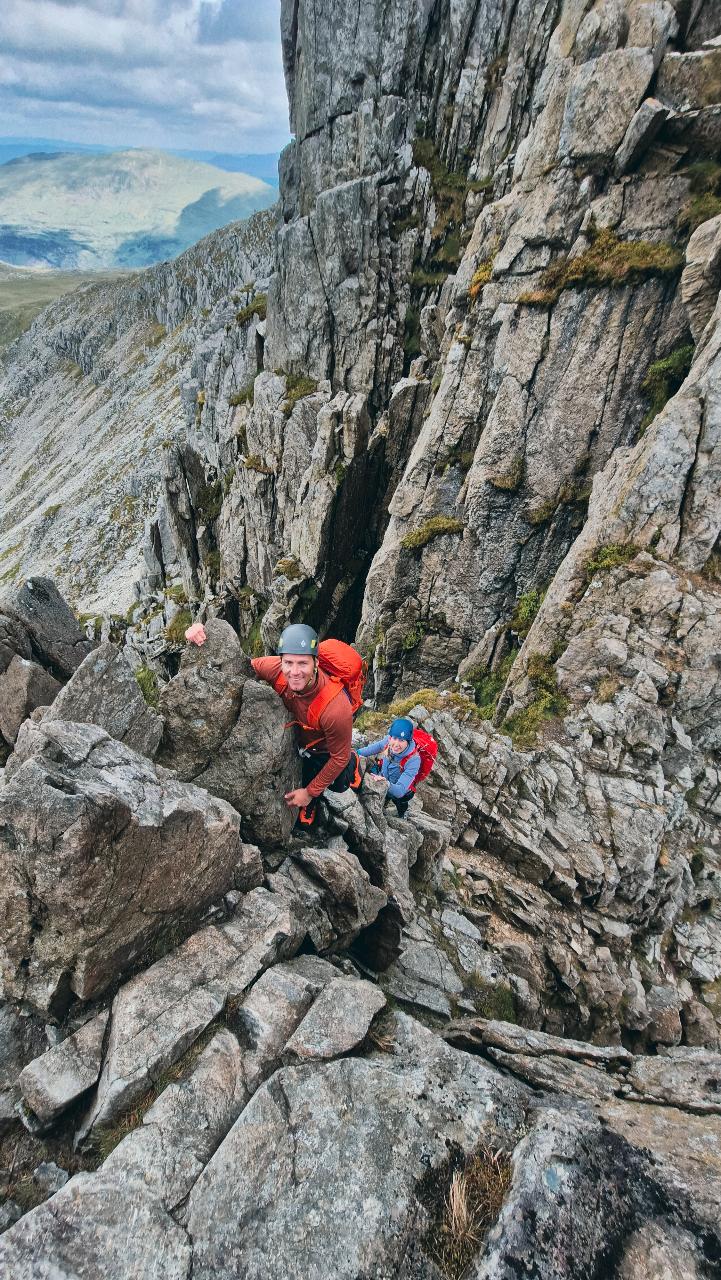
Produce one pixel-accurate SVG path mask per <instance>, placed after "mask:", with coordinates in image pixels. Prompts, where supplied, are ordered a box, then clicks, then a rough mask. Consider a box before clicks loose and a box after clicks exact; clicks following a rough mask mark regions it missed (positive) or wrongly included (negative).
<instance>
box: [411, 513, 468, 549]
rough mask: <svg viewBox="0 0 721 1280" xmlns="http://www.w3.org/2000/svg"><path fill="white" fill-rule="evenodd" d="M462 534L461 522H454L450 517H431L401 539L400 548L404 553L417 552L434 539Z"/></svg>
mask: <svg viewBox="0 0 721 1280" xmlns="http://www.w3.org/2000/svg"><path fill="white" fill-rule="evenodd" d="M460 533H463V522H462V521H461V520H456V519H454V518H453V517H452V516H432V517H431V519H430V520H426V522H425V524H422V525H421V526H420V527H419V528H418V529H412V530H411V532H410V533H407V534H406V535H405V537H404V538H401V546H402V547H403V548H404V550H405V551H418V550H419V549H420V548H421V547H425V546H426V545H427V544H428V543H429V542H431V541H432V540H433V539H434V538H443V537H446V536H447V535H449V534H460Z"/></svg>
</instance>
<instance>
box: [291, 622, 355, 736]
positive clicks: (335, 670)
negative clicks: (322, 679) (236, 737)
mask: <svg viewBox="0 0 721 1280" xmlns="http://www.w3.org/2000/svg"><path fill="white" fill-rule="evenodd" d="M318 666H319V667H320V669H321V671H324V672H325V674H326V675H327V676H330V679H329V681H328V683H327V684H326V685H324V687H323V688H322V689H321V691H320V693H318V694H316V696H315V698H314V699H313V701H312V702H311V704H310V706H309V708H308V711H307V713H306V714H307V716H308V724H300V721H298V722H297V723H299V724H300V727H301V729H318V728H319V727H320V718H321V716H322V714H323V712H324V711H325V709H326V707H327V706H328V704H329V703H330V702H332V701H333V699H334V698H335V697H337V696H338V694H339V693H342V692H343V691H345V692H346V694H347V695H348V698H349V699H350V705H351V711H352V712H353V715H355V713H356V711H357V710H358V708H359V707H360V706H362V704H363V686H364V685H365V682H366V676H367V675H368V663H367V662H366V661H365V660H364V659H363V658H361V656H360V654H359V653H357V652H356V650H355V649H353V648H351V646H350V645H349V644H345V643H344V641H343V640H321V642H320V644H319V645H318ZM273 688H274V689H275V691H276V693H279V694H283V693H285V691H286V689H287V688H288V681H287V680H286V678H285V676H284V675H283V673H282V671H281V673H280V675H279V676H277V677H276V679H275V680H274V681H273ZM291 723H296V722H295V721H291Z"/></svg>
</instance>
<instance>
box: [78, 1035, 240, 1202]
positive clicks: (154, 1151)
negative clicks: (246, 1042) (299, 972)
mask: <svg viewBox="0 0 721 1280" xmlns="http://www.w3.org/2000/svg"><path fill="white" fill-rule="evenodd" d="M249 1096H250V1091H249V1089H248V1085H247V1081H246V1074H245V1069H244V1055H243V1053H242V1051H241V1049H240V1046H239V1045H238V1041H237V1040H236V1038H235V1036H234V1035H232V1034H231V1032H230V1031H228V1030H227V1029H224V1030H222V1031H219V1032H218V1033H217V1035H215V1036H213V1038H212V1040H211V1041H210V1042H209V1044H207V1045H206V1047H205V1048H204V1049H203V1051H202V1053H201V1054H200V1057H199V1058H198V1060H197V1062H196V1063H195V1065H194V1066H193V1069H192V1071H191V1072H190V1074H189V1075H188V1077H187V1079H185V1080H183V1081H181V1082H179V1083H175V1084H169V1085H168V1086H167V1088H165V1089H164V1090H163V1092H162V1093H161V1095H160V1097H159V1098H158V1099H157V1101H156V1102H154V1103H153V1105H152V1107H150V1109H149V1110H148V1111H146V1113H145V1115H144V1116H143V1121H142V1124H140V1125H138V1127H137V1129H134V1130H133V1132H132V1133H130V1134H128V1136H127V1137H126V1138H124V1139H123V1141H122V1142H120V1143H118V1146H117V1147H115V1148H114V1150H113V1151H111V1153H110V1155H109V1156H108V1157H107V1159H106V1160H105V1162H104V1164H103V1174H104V1175H114V1176H116V1177H117V1178H118V1180H119V1181H123V1182H126V1181H134V1182H138V1181H139V1182H142V1184H143V1186H144V1187H146V1188H147V1189H148V1190H149V1191H150V1192H152V1193H153V1194H154V1195H155V1196H156V1197H157V1199H158V1200H159V1201H160V1202H161V1204H162V1205H163V1206H164V1207H165V1208H166V1209H169V1210H170V1209H174V1208H175V1207H176V1206H177V1205H179V1204H180V1203H181V1201H183V1200H184V1199H185V1197H186V1196H187V1195H188V1192H189V1191H190V1189H191V1187H192V1186H193V1184H194V1182H195V1181H196V1179H197V1177H198V1175H199V1174H200V1172H201V1170H202V1169H203V1168H204V1167H205V1165H206V1164H207V1163H208V1160H209V1159H210V1157H211V1156H212V1154H213V1152H214V1151H215V1150H216V1148H217V1147H218V1145H219V1143H220V1141H221V1139H222V1138H224V1137H225V1135H226V1133H227V1132H228V1130H229V1129H230V1128H231V1126H232V1125H233V1124H234V1122H235V1121H236V1120H237V1118H238V1116H239V1115H240V1113H241V1111H242V1109H243V1107H244V1106H245V1104H246V1102H247V1101H248V1098H249Z"/></svg>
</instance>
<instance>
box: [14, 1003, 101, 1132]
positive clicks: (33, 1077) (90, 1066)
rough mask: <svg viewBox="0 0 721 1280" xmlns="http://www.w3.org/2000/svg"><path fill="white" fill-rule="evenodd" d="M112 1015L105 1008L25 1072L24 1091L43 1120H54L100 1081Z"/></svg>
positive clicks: (26, 1097) (34, 1111)
mask: <svg viewBox="0 0 721 1280" xmlns="http://www.w3.org/2000/svg"><path fill="white" fill-rule="evenodd" d="M108 1017H109V1011H108V1010H103V1012H102V1013H99V1014H97V1016H96V1017H94V1018H91V1019H90V1021H89V1022H86V1023H85V1024H84V1026H82V1027H81V1028H80V1030H79V1031H76V1032H75V1034H74V1035H71V1036H68V1037H67V1039H66V1040H62V1041H61V1042H60V1044H57V1045H54V1046H53V1047H52V1048H51V1049H48V1051H47V1053H44V1054H42V1056H41V1057H39V1058H35V1060H34V1061H33V1062H29V1063H28V1065H27V1066H26V1067H25V1068H24V1069H23V1070H22V1071H21V1073H20V1077H19V1081H18V1083H19V1087H20V1090H21V1093H22V1095H23V1098H24V1100H25V1102H26V1104H27V1105H28V1106H29V1108H30V1110H31V1111H32V1112H33V1114H34V1115H35V1116H37V1118H38V1120H40V1121H41V1123H43V1124H49V1123H51V1122H52V1121H53V1120H55V1119H56V1117H57V1116H59V1115H61V1114H62V1112H63V1111H65V1109H66V1108H67V1107H69V1106H70V1105H71V1104H72V1103H73V1102H75V1101H77V1099H78V1098H79V1097H80V1096H81V1094H83V1093H85V1091H86V1090H87V1089H90V1088H91V1087H92V1086H93V1085H94V1084H95V1083H96V1081H97V1079H98V1076H99V1075H100V1069H101V1067H102V1063H103V1043H104V1038H105V1028H106V1026H107V1024H108Z"/></svg>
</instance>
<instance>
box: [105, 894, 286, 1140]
mask: <svg viewBox="0 0 721 1280" xmlns="http://www.w3.org/2000/svg"><path fill="white" fill-rule="evenodd" d="M301 938H302V933H299V932H297V931H296V929H295V922H294V921H293V919H292V917H291V915H290V913H289V912H288V909H287V906H286V903H285V902H284V900H283V899H282V898H279V897H276V896H275V895H273V894H270V893H268V892H267V890H265V889H256V890H255V891H254V892H253V893H251V894H249V895H248V897H247V899H245V900H244V902H243V903H241V907H240V909H239V912H238V915H237V916H236V918H235V919H234V920H231V921H229V922H228V923H227V924H226V925H223V926H221V927H220V928H218V927H217V926H215V925H208V927H207V928H205V929H201V930H200V931H199V932H198V933H195V934H193V935H192V937H190V938H188V939H187V941H186V942H184V943H183V944H182V946H180V947H178V948H177V949H176V950H175V951H173V952H171V953H170V954H169V955H167V956H164V957H163V959H162V960H159V961H158V962H157V963H156V964H154V965H152V966H151V968H150V969H147V970H146V971H145V972H144V973H141V974H139V975H138V976H137V977H136V978H133V979H132V980H131V981H130V982H128V983H126V985H125V986H124V987H122V988H121V990H120V991H119V992H118V994H117V995H116V997H115V1000H114V1001H113V1005H112V1010H111V1023H110V1031H109V1035H108V1043H107V1049H106V1054H105V1061H104V1064H103V1069H102V1072H101V1075H100V1079H99V1082H98V1090H97V1094H96V1096H95V1098H94V1099H93V1102H92V1104H91V1106H90V1108H89V1110H88V1113H87V1115H86V1116H85V1119H84V1121H83V1124H82V1126H81V1133H82V1134H83V1135H87V1134H88V1133H89V1132H90V1130H91V1129H92V1128H93V1127H98V1126H105V1125H108V1124H110V1123H112V1121H113V1120H114V1119H116V1118H117V1116H119V1115H120V1114H122V1112H123V1111H125V1110H127V1109H128V1108H129V1107H130V1106H131V1105H132V1104H133V1102H135V1101H136V1100H137V1099H138V1098H139V1097H140V1096H141V1095H142V1093H143V1092H144V1091H145V1090H146V1089H147V1087H148V1085H149V1083H150V1082H151V1081H153V1080H155V1079H157V1078H158V1077H159V1076H160V1075H161V1074H162V1072H163V1071H164V1070H165V1069H166V1068H167V1067H168V1066H170V1065H171V1064H172V1063H174V1062H176V1061H177V1060H178V1058H180V1056H181V1055H182V1054H183V1053H184V1052H185V1050H186V1049H187V1048H188V1047H189V1046H190V1045H191V1044H192V1043H193V1042H194V1041H195V1040H196V1039H197V1038H198V1036H199V1035H201V1034H202V1032H203V1031H204V1030H205V1029H206V1027H208V1026H209V1025H210V1023H211V1022H212V1021H213V1020H214V1019H215V1018H217V1017H218V1015H219V1014H220V1013H221V1011H222V1010H223V1009H224V1007H225V1005H226V1003H227V1001H228V1000H230V999H232V1000H237V999H239V997H241V996H242V995H243V994H244V992H245V991H246V990H247V988H248V987H249V986H250V984H251V983H252V982H253V981H254V979H255V978H256V977H257V976H258V974H259V973H260V972H261V971H262V970H263V969H264V968H265V967H266V966H267V965H269V964H272V963H273V962H274V961H275V960H277V959H279V958H282V957H283V956H284V955H288V954H292V952H293V951H294V950H295V949H296V948H297V946H298V945H299V943H300V941H301Z"/></svg>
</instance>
